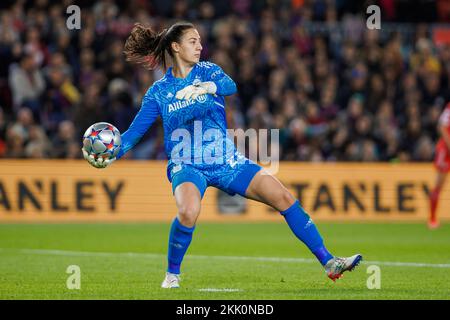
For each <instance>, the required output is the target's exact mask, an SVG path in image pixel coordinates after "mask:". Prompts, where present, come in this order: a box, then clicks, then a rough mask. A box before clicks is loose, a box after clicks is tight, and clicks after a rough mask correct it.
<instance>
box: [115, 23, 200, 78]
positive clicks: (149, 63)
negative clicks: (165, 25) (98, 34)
mask: <svg viewBox="0 0 450 320" xmlns="http://www.w3.org/2000/svg"><path fill="white" fill-rule="evenodd" d="M192 28H195V27H194V25H193V24H192V23H189V22H177V23H175V24H173V25H172V26H171V27H170V28H169V29H164V30H163V31H161V32H160V33H157V32H155V31H153V29H152V28H149V27H145V26H144V25H142V24H140V23H136V24H135V25H134V27H133V30H131V34H130V36H129V37H128V38H127V40H126V42H125V47H124V51H123V52H124V54H125V56H126V60H127V61H130V62H133V63H137V64H141V65H143V66H144V67H145V68H146V69H149V70H153V69H155V68H156V67H157V66H158V65H162V66H163V68H164V69H166V55H165V54H166V52H167V53H168V54H169V55H170V56H171V57H173V52H172V48H171V46H170V45H171V44H172V42H180V39H181V36H182V35H183V32H184V31H185V30H187V29H192Z"/></svg>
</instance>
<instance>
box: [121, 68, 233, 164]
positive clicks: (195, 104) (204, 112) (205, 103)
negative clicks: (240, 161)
mask: <svg viewBox="0 0 450 320" xmlns="http://www.w3.org/2000/svg"><path fill="white" fill-rule="evenodd" d="M206 81H213V82H214V83H215V84H216V86H217V91H216V94H215V95H211V94H205V95H200V96H198V97H197V98H196V99H195V100H194V99H189V100H179V99H177V98H176V97H175V95H176V93H177V92H178V91H179V90H182V89H183V88H185V87H187V86H189V85H192V84H196V83H198V82H206ZM235 92H236V84H235V83H234V81H233V80H232V79H231V78H230V77H229V76H228V75H227V74H226V73H224V72H223V70H222V69H221V68H220V67H219V66H218V65H216V64H214V63H211V62H199V63H197V64H196V65H195V66H194V67H193V68H192V70H191V71H190V73H189V74H188V76H187V77H186V78H184V79H181V78H176V77H174V76H173V75H172V68H169V69H168V70H167V72H166V74H165V75H164V77H163V78H162V79H160V80H158V81H156V82H155V83H154V84H153V85H152V86H151V87H150V88H149V89H148V90H147V92H146V94H145V95H144V97H143V99H142V104H141V109H140V110H139V112H138V114H137V115H136V117H135V118H134V120H133V122H132V123H131V125H130V127H129V128H128V130H127V131H125V132H124V133H123V134H122V147H121V150H120V152H119V154H118V156H117V158H120V157H122V156H123V155H124V154H125V153H126V152H127V151H128V150H130V149H131V148H133V147H134V146H135V145H136V144H137V143H138V142H139V140H140V139H141V138H142V136H143V135H144V134H145V133H146V131H147V130H148V129H149V128H150V126H151V125H152V124H153V123H154V121H155V120H156V119H157V117H158V116H161V118H162V122H163V127H164V147H165V151H166V154H167V157H168V159H169V163H168V166H171V164H173V163H175V162H176V161H180V159H182V160H183V162H184V163H193V164H198V165H200V166H202V165H205V163H208V161H210V160H208V159H205V155H207V156H208V157H213V158H214V159H216V160H217V157H222V158H223V162H226V161H227V158H229V157H231V156H232V155H233V154H234V153H235V151H236V150H235V149H234V143H233V142H232V141H231V140H230V139H229V138H227V124H226V117H225V98H224V96H227V95H232V94H234V93H235ZM188 145H189V147H190V148H189V150H188V148H187V146H188ZM217 150H220V152H217ZM214 153H217V154H214ZM173 155H176V157H174V156H173ZM174 158H176V159H174Z"/></svg>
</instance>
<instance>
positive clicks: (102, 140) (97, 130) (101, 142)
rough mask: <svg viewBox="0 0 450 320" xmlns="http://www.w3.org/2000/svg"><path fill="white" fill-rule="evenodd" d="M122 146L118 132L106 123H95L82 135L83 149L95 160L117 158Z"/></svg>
mask: <svg viewBox="0 0 450 320" xmlns="http://www.w3.org/2000/svg"><path fill="white" fill-rule="evenodd" d="M121 145H122V138H121V136H120V131H119V130H118V129H117V128H116V127H114V126H113V125H112V124H110V123H107V122H97V123H94V124H93V125H92V126H90V127H89V128H88V129H87V130H86V132H85V133H84V135H83V148H84V149H85V150H86V151H87V153H88V154H89V155H94V157H95V159H97V158H100V157H102V158H103V159H112V158H114V157H116V156H117V154H118V153H119V151H120V147H121Z"/></svg>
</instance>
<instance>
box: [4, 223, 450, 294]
mask: <svg viewBox="0 0 450 320" xmlns="http://www.w3.org/2000/svg"><path fill="white" fill-rule="evenodd" d="M169 227H170V226H169V225H168V224H76V225H75V224H17V225H16V224H4V225H0V248H2V249H0V299H201V300H203V299H226V300H232V299H449V298H450V272H449V271H450V224H445V225H443V226H442V227H441V228H440V229H438V230H435V231H429V230H428V229H427V228H426V226H425V225H422V224H361V223H354V224H343V223H342V224H337V223H335V224H325V223H319V229H320V231H321V233H322V235H323V237H324V239H325V240H326V244H327V246H328V248H329V249H330V251H332V252H333V253H335V254H336V255H351V254H354V253H357V252H360V253H362V254H363V255H364V259H365V261H366V262H365V263H363V264H361V265H360V266H359V267H358V268H357V269H356V270H355V271H354V272H351V273H346V274H345V276H344V277H343V279H341V280H338V281H337V282H336V283H333V282H332V281H331V280H329V279H328V278H327V277H326V276H325V273H324V272H323V270H322V268H321V267H320V265H319V264H318V263H317V262H315V261H313V260H312V258H313V256H312V255H311V254H310V253H309V251H308V250H307V248H306V247H305V246H304V245H303V244H301V243H298V241H297V239H296V238H295V237H294V236H293V235H292V234H291V233H290V231H289V229H288V227H287V225H285V224H283V223H279V224H277V223H260V224H209V223H200V224H199V225H198V226H197V229H196V231H195V235H194V240H193V242H192V244H191V247H190V249H189V252H188V256H187V258H186V259H185V262H184V264H183V268H182V271H183V278H182V279H183V281H182V283H181V284H182V288H180V289H177V290H163V289H161V288H160V287H159V286H160V283H161V281H162V279H163V276H164V272H165V267H166V257H165V254H166V250H167V237H168V231H169ZM24 249H31V250H30V251H26V250H24ZM49 250H60V251H58V252H54V251H49ZM70 251H75V253H71V252H70ZM124 253H134V254H130V255H128V254H124ZM224 256H229V257H228V258H227V257H224ZM237 257H247V258H243V259H239V258H237ZM248 257H279V258H294V259H298V258H304V259H308V260H306V261H302V260H298V261H295V260H284V261H283V260H280V261H277V260H276V259H275V260H274V261H261V260H258V259H256V258H254V259H251V258H248ZM373 261H378V262H379V263H378V262H377V263H375V264H378V265H379V267H380V268H381V289H379V290H376V289H375V290H369V289H368V288H367V285H366V281H367V278H368V277H369V276H370V275H369V274H368V273H367V272H366V269H367V267H368V266H369V265H370V264H374V263H373ZM386 262H416V263H426V264H446V266H443V267H440V268H439V267H436V266H427V267H419V266H415V265H408V266H392V265H386V264H385V263H386ZM69 265H78V266H79V267H80V268H81V289H80V290H69V289H67V287H66V280H67V278H68V277H69V274H67V273H66V269H67V267H68V266H69ZM206 288H213V289H225V288H227V289H235V290H239V291H233V292H223V291H222V292H205V291H201V289H206Z"/></svg>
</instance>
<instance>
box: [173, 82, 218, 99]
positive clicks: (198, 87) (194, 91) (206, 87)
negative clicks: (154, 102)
mask: <svg viewBox="0 0 450 320" xmlns="http://www.w3.org/2000/svg"><path fill="white" fill-rule="evenodd" d="M216 91H217V86H216V84H215V83H214V82H212V81H207V82H199V83H197V84H191V85H189V86H187V87H185V88H184V89H182V90H180V91H178V92H177V94H176V95H175V97H176V98H177V99H179V100H182V99H185V100H189V99H194V100H195V99H196V98H197V97H198V96H201V95H202V94H212V95H214V96H216Z"/></svg>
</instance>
